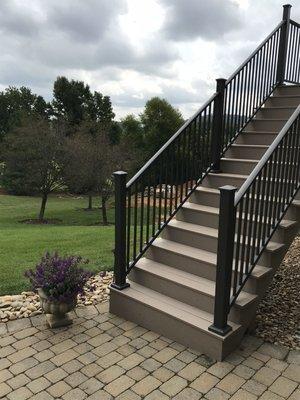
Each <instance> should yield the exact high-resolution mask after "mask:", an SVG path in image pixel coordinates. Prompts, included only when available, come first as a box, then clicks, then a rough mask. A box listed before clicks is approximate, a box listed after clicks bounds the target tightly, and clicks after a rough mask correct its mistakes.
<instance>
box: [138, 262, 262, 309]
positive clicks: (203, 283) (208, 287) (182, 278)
mask: <svg viewBox="0 0 300 400" xmlns="http://www.w3.org/2000/svg"><path fill="white" fill-rule="evenodd" d="M135 268H138V269H141V270H143V271H145V272H148V273H149V274H152V275H155V276H157V277H158V278H160V279H165V280H169V281H171V282H173V283H175V284H177V285H181V286H186V287H188V288H190V289H192V290H194V291H197V292H200V293H202V294H204V295H207V296H209V297H212V298H213V297H214V296H215V288H216V284H215V282H214V281H212V280H209V279H206V278H203V277H201V276H197V275H194V274H191V273H189V272H185V271H182V270H180V269H176V268H173V267H170V266H168V265H165V264H162V263H158V262H156V261H153V260H150V259H148V258H142V259H141V260H139V262H138V263H137V264H136V266H135ZM256 298H257V296H256V295H254V294H251V293H247V292H244V291H242V292H241V293H240V295H239V297H238V298H237V300H236V303H235V304H236V307H247V306H248V305H250V304H252V302H253V301H255V300H256Z"/></svg>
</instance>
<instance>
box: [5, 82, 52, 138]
mask: <svg viewBox="0 0 300 400" xmlns="http://www.w3.org/2000/svg"><path fill="white" fill-rule="evenodd" d="M50 109H51V107H50V104H49V103H46V101H45V100H44V99H43V97H42V96H38V95H36V94H34V93H32V91H31V89H29V88H26V87H25V86H21V87H20V88H16V87H13V86H10V87H8V88H7V89H6V90H5V91H3V92H0V140H1V139H3V137H4V136H5V135H6V134H7V133H8V132H9V131H10V130H12V129H14V127H16V126H18V125H19V124H20V123H21V121H22V119H23V118H24V117H30V116H33V117H37V116H40V117H47V116H48V115H49V114H50Z"/></svg>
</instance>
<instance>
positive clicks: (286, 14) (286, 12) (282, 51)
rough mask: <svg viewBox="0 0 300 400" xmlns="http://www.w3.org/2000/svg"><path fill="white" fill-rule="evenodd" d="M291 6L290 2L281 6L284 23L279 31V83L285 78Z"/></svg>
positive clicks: (277, 78)
mask: <svg viewBox="0 0 300 400" xmlns="http://www.w3.org/2000/svg"><path fill="white" fill-rule="evenodd" d="M291 8H292V6H291V5H290V4H285V5H284V6H283V16H282V20H283V21H284V22H285V24H284V25H283V26H282V28H281V32H280V41H279V50H278V61H277V73H276V81H277V83H280V84H281V83H283V82H284V78H285V66H286V55H287V45H288V37H289V25H290V16H291Z"/></svg>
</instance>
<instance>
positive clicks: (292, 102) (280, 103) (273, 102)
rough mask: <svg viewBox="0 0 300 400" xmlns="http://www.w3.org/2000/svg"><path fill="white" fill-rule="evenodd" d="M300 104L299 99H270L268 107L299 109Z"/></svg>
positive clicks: (267, 103)
mask: <svg viewBox="0 0 300 400" xmlns="http://www.w3.org/2000/svg"><path fill="white" fill-rule="evenodd" d="M299 104H300V96H299V97H270V98H269V99H268V100H267V101H266V106H267V107H298V105H299Z"/></svg>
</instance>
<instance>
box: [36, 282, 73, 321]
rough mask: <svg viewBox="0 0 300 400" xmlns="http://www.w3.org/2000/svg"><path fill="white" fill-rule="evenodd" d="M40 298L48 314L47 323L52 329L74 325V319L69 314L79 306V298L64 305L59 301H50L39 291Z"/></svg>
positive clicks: (41, 290) (43, 308) (42, 306)
mask: <svg viewBox="0 0 300 400" xmlns="http://www.w3.org/2000/svg"><path fill="white" fill-rule="evenodd" d="M38 294H39V297H40V303H41V308H42V310H43V311H44V313H45V314H46V321H47V324H48V325H49V327H50V328H60V327H62V326H67V325H70V324H72V322H73V321H72V319H71V318H70V316H69V315H68V312H70V311H72V310H73V309H74V308H75V307H76V304H77V296H74V298H73V299H72V300H71V301H70V302H68V303H63V302H59V301H50V300H49V299H48V297H47V295H46V294H45V292H44V291H43V289H38Z"/></svg>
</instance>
